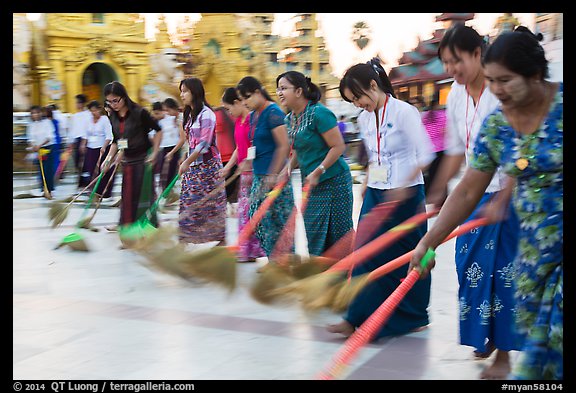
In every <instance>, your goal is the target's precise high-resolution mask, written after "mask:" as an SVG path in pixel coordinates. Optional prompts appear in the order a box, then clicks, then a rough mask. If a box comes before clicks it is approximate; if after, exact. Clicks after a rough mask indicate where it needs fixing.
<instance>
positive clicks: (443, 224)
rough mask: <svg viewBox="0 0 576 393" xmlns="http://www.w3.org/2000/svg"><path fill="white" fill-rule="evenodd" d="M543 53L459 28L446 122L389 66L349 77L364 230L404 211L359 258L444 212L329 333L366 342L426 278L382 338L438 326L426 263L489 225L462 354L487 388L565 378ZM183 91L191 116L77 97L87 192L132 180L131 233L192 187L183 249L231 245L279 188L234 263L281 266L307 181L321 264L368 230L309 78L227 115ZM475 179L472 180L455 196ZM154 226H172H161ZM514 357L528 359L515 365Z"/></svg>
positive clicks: (385, 256)
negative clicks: (380, 315)
mask: <svg viewBox="0 0 576 393" xmlns="http://www.w3.org/2000/svg"><path fill="white" fill-rule="evenodd" d="M539 39H541V36H539V35H535V34H533V33H532V32H530V31H529V30H528V29H526V28H524V27H522V26H521V27H518V28H516V30H515V31H512V32H504V33H502V34H500V35H499V36H498V37H497V38H496V40H495V41H494V42H493V43H492V44H490V45H488V44H487V43H486V42H485V40H484V39H483V37H481V36H480V35H479V34H478V33H477V32H476V31H475V30H474V29H473V28H471V27H468V26H465V25H459V24H457V25H454V26H453V27H451V28H450V29H448V30H447V31H446V33H445V35H444V36H443V38H442V41H441V42H440V45H439V49H438V58H439V59H440V60H441V61H442V63H443V65H444V68H445V70H446V72H447V73H449V74H450V75H451V76H452V77H453V78H454V82H453V84H452V86H451V89H450V93H449V95H448V97H447V100H446V103H445V109H443V108H441V107H440V102H439V101H440V100H439V95H438V92H436V94H435V95H434V96H433V97H432V98H431V100H430V102H428V103H427V105H426V103H425V102H422V100H420V101H413V102H407V101H403V100H400V99H398V98H397V97H396V95H395V92H394V89H393V87H392V84H391V82H390V79H389V78H388V75H387V74H386V71H385V70H384V68H383V67H382V64H381V63H380V61H379V60H378V59H377V58H374V59H372V60H370V61H369V62H367V63H359V64H355V65H353V66H351V67H350V68H348V69H347V70H346V72H345V73H344V75H343V77H342V78H341V80H340V86H339V92H340V95H341V97H342V99H343V100H345V101H347V102H350V103H352V104H354V105H355V106H356V107H358V108H360V109H362V111H361V113H360V114H359V116H358V119H357V126H358V129H359V132H360V136H361V138H362V141H363V145H364V147H365V151H366V155H367V163H368V164H367V166H366V168H365V174H366V176H365V177H364V182H363V184H361V186H360V187H361V197H362V206H361V211H360V217H359V222H358V224H360V223H362V220H363V219H364V218H365V217H367V215H368V213H370V212H371V211H372V210H373V209H374V208H375V207H376V206H378V205H380V204H382V203H384V202H389V201H395V203H397V207H396V208H395V209H394V210H393V211H392V213H391V215H390V216H389V217H388V218H387V220H385V221H384V222H383V223H382V224H380V225H379V227H378V228H377V229H376V230H372V229H373V228H370V231H369V233H366V235H365V236H364V233H363V231H365V230H367V229H366V227H365V226H362V225H357V226H356V228H357V229H356V231H357V232H356V236H355V237H351V239H356V240H353V241H351V242H350V244H348V245H347V253H348V254H349V253H351V252H353V251H354V250H357V249H359V248H361V247H362V246H364V245H365V244H366V243H368V242H369V241H372V240H374V239H376V238H377V237H379V236H381V235H382V234H384V233H386V232H387V231H389V230H390V229H391V228H393V227H395V226H397V225H398V224H400V223H402V222H404V221H405V220H407V219H409V218H410V217H413V216H415V215H416V214H418V213H422V212H425V211H426V209H427V205H433V206H434V207H437V208H441V209H440V213H439V215H438V217H437V219H436V220H435V222H434V224H433V225H430V226H429V225H428V223H426V222H424V223H422V224H420V225H418V226H417V227H416V228H415V229H414V230H412V231H411V232H410V233H408V234H407V235H405V236H403V237H402V239H401V240H399V241H396V242H395V243H393V244H392V245H391V246H389V247H387V248H386V249H384V250H383V251H381V252H380V253H378V254H377V255H374V256H372V257H371V258H370V259H369V260H367V261H362V263H358V264H356V265H355V266H354V267H353V268H352V270H351V271H350V274H351V276H358V275H361V274H364V273H369V272H371V271H374V270H375V269H377V268H379V267H381V266H383V265H385V264H387V263H388V262H390V261H392V260H394V259H396V258H398V257H400V256H402V255H404V254H406V253H409V252H411V251H413V255H412V259H411V262H410V264H409V265H405V267H404V268H400V269H396V270H394V271H393V272H391V273H389V274H387V275H384V276H382V277H380V278H379V279H377V280H374V281H372V282H370V283H369V284H368V285H367V286H366V287H365V288H363V289H362V291H360V293H359V294H358V295H357V296H356V297H355V298H354V300H353V301H352V302H351V303H350V305H349V306H348V308H347V310H346V311H345V312H344V314H343V316H342V320H341V321H340V322H339V323H335V324H332V325H329V326H327V330H328V331H329V332H332V333H334V334H339V335H344V336H346V337H348V336H350V335H352V334H353V333H354V332H355V330H356V329H357V328H358V327H359V326H361V325H362V324H363V323H364V321H366V319H367V318H368V317H370V315H371V314H372V313H373V312H374V311H375V310H376V308H378V307H379V306H380V304H382V302H383V301H384V300H386V299H387V298H388V297H389V296H390V295H391V293H392V292H393V291H394V290H395V289H396V288H397V287H398V285H399V284H400V283H401V282H402V280H403V279H404V277H406V275H407V273H408V272H409V271H411V270H412V269H418V270H419V271H420V276H421V277H420V278H421V279H420V280H419V281H418V282H417V283H416V284H415V286H414V287H413V288H412V290H411V291H410V292H409V293H408V294H407V296H406V297H405V298H404V299H403V300H402V301H401V302H400V304H399V306H398V308H397V309H396V310H395V311H394V313H393V314H392V316H391V317H390V319H389V320H388V321H387V323H386V324H385V325H384V326H383V327H382V328H381V329H380V330H379V331H378V333H377V334H376V336H375V338H376V339H378V338H381V337H387V336H397V335H404V334H409V333H411V332H414V331H419V330H423V329H425V328H426V327H427V326H428V324H429V323H430V319H429V315H428V307H429V303H430V288H431V283H432V280H433V277H432V276H433V274H431V271H432V268H433V266H434V264H435V261H432V262H431V263H430V264H429V265H428V267H427V268H425V269H423V268H421V267H420V265H419V262H420V260H421V258H422V257H423V255H424V254H425V252H426V251H427V250H428V249H434V248H436V247H438V246H439V245H440V244H441V243H442V241H443V240H444V239H445V238H446V237H447V236H448V235H449V234H450V232H451V231H452V230H454V229H455V228H456V227H457V226H459V225H461V224H463V223H464V222H467V221H469V220H472V219H475V218H478V217H486V218H487V219H488V221H489V224H488V225H485V226H482V227H478V228H475V229H473V230H472V231H470V232H469V233H466V234H463V235H461V236H459V237H458V238H457V240H456V243H455V244H456V245H455V261H454V264H455V270H456V272H457V277H458V284H459V289H458V293H457V294H454V296H457V297H458V304H459V307H460V310H459V311H460V312H459V315H460V321H459V323H460V343H461V344H462V345H465V346H470V347H472V348H473V351H472V354H471V359H473V358H477V359H485V358H488V357H491V356H492V354H493V353H494V357H493V362H492V363H491V364H490V365H489V366H488V367H486V368H485V369H484V370H483V371H482V373H481V374H480V375H479V378H481V379H562V378H563V250H562V247H563V235H562V234H563V158H562V154H563V134H562V130H563V84H562V83H552V82H549V81H547V79H546V78H547V76H548V65H547V60H546V57H545V53H544V50H543V48H542V46H541V45H540V43H539ZM179 90H180V100H181V105H179V104H178V102H177V101H176V100H175V99H172V98H168V99H166V100H165V101H163V102H155V103H153V105H152V107H151V108H150V109H146V108H144V107H142V106H141V105H139V104H137V103H136V102H134V101H133V100H132V99H131V98H130V97H129V96H128V93H127V90H126V88H125V87H124V85H122V84H121V83H120V82H118V81H114V82H111V83H109V84H107V85H106V86H105V87H104V97H105V107H107V108H106V109H107V110H108V111H109V112H108V113H105V112H104V111H103V104H102V103H100V102H97V101H91V102H89V103H87V100H86V96H84V95H82V94H79V95H77V96H76V103H77V108H76V109H77V112H76V113H75V114H74V115H72V116H71V118H70V120H69V124H68V125H67V127H68V140H69V142H70V146H71V148H72V149H73V150H72V152H73V153H72V157H73V161H74V168H76V170H77V173H78V176H79V178H78V187H79V189H82V188H84V187H86V186H87V185H88V184H90V182H91V181H92V180H93V179H94V178H95V177H96V176H98V175H99V174H100V173H104V174H105V175H108V176H110V172H111V169H112V168H114V166H119V167H121V168H122V185H121V204H120V217H119V221H118V225H119V226H122V225H128V224H130V223H133V222H135V221H136V220H138V219H139V218H140V217H142V215H143V214H145V213H146V211H147V210H148V209H149V208H150V206H151V205H152V204H153V203H154V201H155V200H156V198H157V197H158V191H157V185H158V187H159V190H160V192H161V191H162V190H164V189H166V187H168V185H169V184H170V183H171V181H173V180H175V179H176V178H178V179H179V181H180V195H179V215H178V228H179V240H180V242H182V243H186V244H187V243H192V244H199V243H206V242H216V243H217V244H219V245H224V244H225V243H226V217H227V205H228V206H230V205H234V206H236V205H237V209H235V211H236V213H235V214H237V216H238V225H239V227H238V229H239V230H242V229H243V228H244V227H245V226H246V225H247V223H248V222H249V221H250V219H251V217H253V215H254V214H255V212H256V211H257V210H258V208H259V207H260V206H261V205H262V203H263V202H264V200H265V199H266V197H267V196H268V193H269V192H270V191H271V190H272V189H273V187H275V186H277V185H278V184H282V188H281V190H280V191H279V194H278V195H277V199H276V200H275V202H274V204H273V205H272V206H271V207H270V208H269V210H268V212H267V213H266V215H265V216H264V218H263V219H262V221H261V222H260V223H259V224H258V226H257V227H256V230H255V233H254V235H253V236H252V237H251V238H250V239H249V240H247V241H246V242H245V243H243V244H241V245H240V247H239V249H238V255H237V256H238V262H254V261H255V260H256V259H257V258H260V257H268V258H269V259H270V263H273V259H272V258H270V257H271V256H272V253H273V251H274V249H275V246H276V243H277V242H278V239H279V237H280V235H281V233H282V231H283V229H284V228H285V226H286V225H287V222H288V218H289V216H290V214H291V212H292V211H293V210H294V209H295V200H294V190H293V188H292V187H293V185H292V183H291V181H289V179H290V177H291V175H292V173H293V170H294V169H296V168H299V172H300V176H301V180H302V185H303V186H304V185H308V186H309V187H310V191H309V195H308V205H307V209H306V210H305V211H304V212H303V221H304V228H305V233H306V239H307V245H308V252H309V254H310V255H322V254H323V253H324V252H325V251H326V250H328V249H329V248H330V247H331V246H333V245H334V244H336V243H337V242H338V240H340V239H341V238H343V237H344V236H345V235H347V234H349V233H350V232H351V231H355V229H354V228H355V225H354V222H353V202H354V200H353V199H354V198H353V181H352V177H351V173H350V169H349V166H348V163H347V162H346V161H345V159H344V151H345V141H344V132H343V131H344V130H345V129H344V127H343V121H344V119H342V118H340V120H339V119H338V117H337V116H336V115H335V114H334V113H333V112H332V111H331V110H330V109H328V108H327V107H326V106H324V105H323V104H322V102H321V98H322V94H321V90H320V89H319V88H318V86H317V85H316V84H315V83H313V81H312V80H310V78H308V77H307V76H305V75H304V74H302V73H300V72H298V71H288V72H284V73H282V74H280V75H278V76H277V78H276V96H277V97H278V102H276V101H275V100H274V98H273V96H272V94H270V92H268V91H267V89H266V88H265V87H264V86H263V85H262V83H261V82H260V81H259V80H258V79H256V78H255V77H253V76H246V77H244V78H242V79H241V80H240V81H238V83H237V84H236V85H235V86H230V87H228V88H227V89H226V90H225V91H224V92H223V95H222V96H221V102H220V103H218V104H219V105H218V106H217V107H216V106H213V105H212V104H211V103H209V102H208V101H207V100H206V94H205V90H204V85H203V83H202V81H201V80H200V79H198V78H194V77H190V78H185V79H183V80H182V81H181V82H180V85H179ZM53 109H54V108H45V114H44V116H43V114H42V108H40V107H37V106H34V107H32V108H31V109H30V112H31V116H32V122H31V123H30V125H29V128H28V138H29V142H30V148H29V149H30V150H31V151H34V152H38V151H39V150H40V149H43V151H44V154H41V155H40V156H39V158H38V159H39V160H40V162H39V165H40V164H42V166H43V168H41V169H43V179H44V180H43V182H44V183H45V184H46V188H47V189H48V191H49V192H52V191H53V190H54V181H55V178H56V173H57V168H58V167H59V164H58V161H57V160H58V158H59V157H60V152H61V144H62V140H61V138H60V136H59V132H58V130H59V127H58V121H57V120H56V116H55V115H54V112H53ZM462 165H464V168H465V169H464V175H463V177H462V179H461V180H459V181H458V183H457V185H456V186H455V187H454V189H453V190H451V191H450V192H449V187H448V183H449V181H450V180H451V179H453V178H454V177H455V176H456V174H457V173H458V172H459V171H460V170H461V168H462ZM155 174H156V175H157V177H158V179H159V180H157V181H154V177H155ZM107 180H110V179H107ZM111 182H112V183H113V179H112V181H111ZM102 183H104V184H106V183H107V181H103V182H102ZM157 183H159V184H157ZM100 187H101V188H100V189H99V190H98V195H100V196H102V197H104V198H106V197H110V195H111V192H112V187H110V188H108V189H106V190H105V189H103V188H102V186H100ZM151 222H152V224H153V225H155V226H158V220H157V217H156V215H155V214H153V215H152V218H151ZM116 229H117V228H116ZM111 230H114V228H111ZM286 251H287V252H291V253H293V252H294V246H293V245H292V247H291V248H289V249H288V250H286ZM444 262H445V263H446V261H444ZM510 351H518V352H519V357H518V358H517V360H515V361H514V360H513V359H512V358H511V357H510Z"/></svg>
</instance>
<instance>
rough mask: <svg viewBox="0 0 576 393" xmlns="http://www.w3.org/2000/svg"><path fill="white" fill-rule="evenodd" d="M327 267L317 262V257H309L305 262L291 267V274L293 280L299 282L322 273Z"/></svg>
mask: <svg viewBox="0 0 576 393" xmlns="http://www.w3.org/2000/svg"><path fill="white" fill-rule="evenodd" d="M329 267H330V266H329V265H328V264H326V263H323V262H319V260H318V257H310V258H309V259H307V260H302V261H301V263H300V264H298V265H295V266H293V267H292V269H291V273H292V276H294V278H295V279H297V280H301V279H303V278H306V277H310V276H314V275H316V274H319V273H322V272H323V271H326V270H327V269H328V268H329Z"/></svg>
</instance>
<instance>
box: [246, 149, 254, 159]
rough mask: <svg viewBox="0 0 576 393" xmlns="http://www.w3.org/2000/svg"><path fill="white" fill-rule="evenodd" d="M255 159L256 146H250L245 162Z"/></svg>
mask: <svg viewBox="0 0 576 393" xmlns="http://www.w3.org/2000/svg"><path fill="white" fill-rule="evenodd" d="M255 158H256V146H250V147H249V148H248V154H247V155H246V159H247V160H253V159H255Z"/></svg>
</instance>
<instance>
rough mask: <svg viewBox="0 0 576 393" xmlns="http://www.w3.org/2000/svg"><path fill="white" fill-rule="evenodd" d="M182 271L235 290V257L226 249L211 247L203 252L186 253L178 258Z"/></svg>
mask: <svg viewBox="0 0 576 393" xmlns="http://www.w3.org/2000/svg"><path fill="white" fill-rule="evenodd" d="M178 262H179V263H181V264H182V270H183V271H185V272H187V273H190V275H192V276H195V277H199V278H203V279H205V280H208V281H209V282H213V283H215V284H218V285H220V286H223V287H225V288H227V289H228V290H229V291H230V292H232V291H233V290H234V289H235V288H236V255H234V253H232V252H230V250H229V249H228V248H227V247H213V248H210V249H208V250H205V251H200V252H198V251H196V252H188V253H186V255H184V256H183V257H182V258H179V261H178Z"/></svg>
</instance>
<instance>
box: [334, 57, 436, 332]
mask: <svg viewBox="0 0 576 393" xmlns="http://www.w3.org/2000/svg"><path fill="white" fill-rule="evenodd" d="M340 94H341V96H342V98H343V99H344V100H346V101H348V102H351V103H353V104H354V105H355V106H357V107H359V108H362V109H363V111H362V112H361V113H360V115H359V116H358V125H359V128H360V135H361V136H362V140H363V141H364V145H365V146H366V150H367V153H368V158H369V167H368V168H367V170H366V180H365V181H364V184H363V189H362V195H363V198H364V200H363V203H362V209H361V212H360V222H359V225H358V234H357V236H356V238H357V239H362V238H364V239H363V240H362V241H360V242H359V241H357V242H356V244H355V245H354V247H355V248H359V247H361V246H362V245H364V244H365V243H367V242H369V241H371V240H373V239H375V238H376V237H378V236H380V235H382V234H383V233H384V232H386V231H388V230H389V229H390V228H392V227H394V226H396V225H398V224H399V223H401V222H403V221H405V220H406V219H408V218H410V217H412V216H413V215H415V214H417V213H421V212H424V211H425V210H426V205H425V197H424V178H423V175H422V171H423V169H425V168H426V167H427V166H428V165H429V164H430V163H431V162H432V161H433V160H434V157H435V154H434V153H433V147H432V142H431V141H430V139H429V137H428V134H427V133H426V129H425V128H424V124H423V123H422V120H421V117H420V113H419V111H418V109H417V108H416V107H414V106H412V105H410V104H408V103H406V102H404V101H401V100H398V99H396V98H395V96H394V91H393V89H392V85H391V83H390V80H389V79H388V76H387V75H386V71H385V70H384V68H382V66H381V64H380V62H379V60H378V59H372V60H371V61H369V62H368V63H361V64H356V65H354V66H352V67H351V68H349V69H348V70H347V71H346V73H345V74H344V77H343V78H342V80H341V81H340ZM391 200H400V205H399V206H398V207H397V208H396V210H394V212H393V213H392V215H391V216H390V217H389V218H388V220H386V221H385V222H384V223H383V224H382V225H381V226H380V227H379V228H378V230H376V231H375V233H373V234H372V235H371V236H370V237H369V238H366V237H365V236H362V233H361V232H362V230H363V229H362V226H361V225H360V224H361V221H362V218H363V217H364V216H365V215H366V214H367V213H368V212H369V211H370V210H371V209H372V208H373V207H374V206H376V205H378V204H380V203H382V202H385V201H391ZM426 230H427V224H426V223H424V224H422V225H420V226H419V227H418V228H417V229H416V230H414V231H412V232H410V233H409V234H407V235H406V236H404V237H403V238H402V239H401V240H400V241H397V242H395V243H394V244H392V245H391V246H390V247H388V248H387V249H386V250H384V251H383V252H381V253H380V254H378V255H376V256H375V257H373V258H372V259H370V260H368V261H363V262H362V263H360V264H359V265H358V266H356V267H354V269H353V270H352V275H353V276H356V275H360V274H364V273H368V272H370V271H373V270H374V269H376V268H378V267H380V266H382V265H384V264H386V263H387V262H389V261H391V260H393V259H395V258H396V257H399V256H400V255H403V254H405V253H407V252H409V251H411V250H412V249H413V248H414V247H415V246H416V244H418V241H419V240H420V239H421V238H422V236H424V234H425V233H426ZM406 274H407V269H406V268H400V269H396V270H395V271H393V272H391V273H389V274H387V275H385V276H383V277H381V278H380V279H378V280H376V281H374V282H372V283H370V284H369V285H367V286H366V287H365V288H364V289H363V290H362V291H361V292H360V294H359V295H358V296H356V298H355V299H354V300H353V301H352V302H351V303H350V305H349V307H348V310H347V311H346V313H345V315H344V318H343V321H342V322H340V323H338V324H336V325H330V326H329V327H328V331H330V332H332V333H340V334H343V335H345V336H349V335H351V334H352V333H353V332H354V330H355V329H356V328H357V327H359V326H360V325H362V323H363V322H364V321H365V320H366V319H367V318H368V317H369V316H370V315H371V314H372V313H373V312H374V311H375V310H376V308H378V307H379V306H380V305H381V304H382V303H383V302H384V300H386V299H387V298H388V296H390V294H391V293H392V292H393V291H394V290H395V289H396V288H397V287H398V285H399V284H400V282H401V280H402V279H403V278H404V277H406ZM430 284H431V278H430V277H428V278H427V279H426V280H420V281H419V282H418V283H417V284H416V285H415V286H414V287H413V288H412V289H411V290H410V292H409V293H408V294H407V295H406V297H405V298H404V300H403V301H402V302H401V303H400V304H399V306H398V308H397V309H396V311H395V312H394V314H392V316H391V317H390V319H389V320H388V322H387V323H386V324H385V325H384V326H383V327H382V328H381V329H380V331H379V333H378V334H377V335H376V336H375V337H374V338H375V339H378V338H381V337H385V336H394V335H402V334H406V333H409V332H412V331H417V330H420V329H423V328H425V327H426V326H427V325H428V323H429V319H428V312H427V308H428V303H429V299H430Z"/></svg>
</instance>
